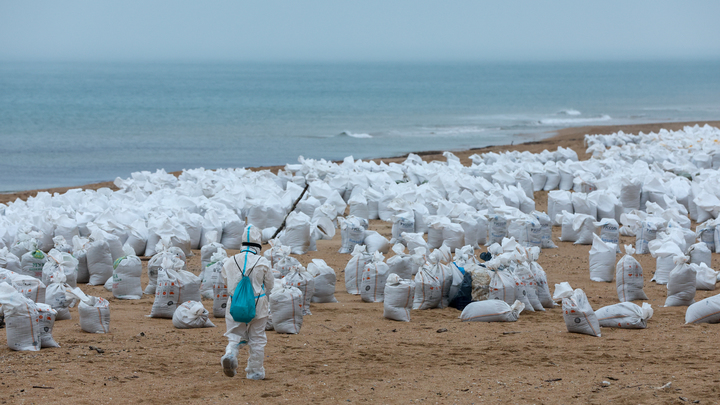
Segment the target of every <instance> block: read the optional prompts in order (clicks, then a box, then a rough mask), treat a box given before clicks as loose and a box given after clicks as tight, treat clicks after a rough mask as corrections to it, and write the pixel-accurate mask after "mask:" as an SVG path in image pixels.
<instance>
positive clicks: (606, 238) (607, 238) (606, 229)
mask: <svg viewBox="0 0 720 405" xmlns="http://www.w3.org/2000/svg"><path fill="white" fill-rule="evenodd" d="M593 225H595V227H596V228H597V230H598V233H599V234H600V239H602V241H603V242H606V243H612V244H614V245H615V246H617V252H618V253H620V225H619V224H618V223H617V221H616V220H615V219H612V218H603V219H602V220H601V221H599V222H593Z"/></svg>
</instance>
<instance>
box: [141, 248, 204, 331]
mask: <svg viewBox="0 0 720 405" xmlns="http://www.w3.org/2000/svg"><path fill="white" fill-rule="evenodd" d="M163 266H164V267H161V268H160V269H159V270H158V281H157V289H156V291H155V301H153V306H152V309H151V310H150V316H151V317H152V318H172V316H173V314H174V313H175V309H177V306H178V305H179V303H181V302H184V301H200V300H201V296H200V278H199V277H197V276H196V275H194V274H192V273H190V272H189V271H186V270H178V271H175V270H173V269H172V268H171V267H172V262H171V259H168V258H166V259H165V260H164V261H163ZM165 267H168V268H167V269H166V268H165Z"/></svg>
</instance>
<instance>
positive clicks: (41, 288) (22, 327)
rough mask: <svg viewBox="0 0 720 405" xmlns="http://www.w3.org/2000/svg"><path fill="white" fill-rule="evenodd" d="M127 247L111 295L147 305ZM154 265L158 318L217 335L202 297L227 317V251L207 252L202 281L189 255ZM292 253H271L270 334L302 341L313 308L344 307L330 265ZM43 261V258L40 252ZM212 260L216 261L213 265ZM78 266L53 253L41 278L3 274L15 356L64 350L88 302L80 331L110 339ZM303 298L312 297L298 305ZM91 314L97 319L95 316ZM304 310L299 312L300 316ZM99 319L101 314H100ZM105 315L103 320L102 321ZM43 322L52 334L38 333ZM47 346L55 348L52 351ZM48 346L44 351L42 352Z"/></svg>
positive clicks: (149, 290) (167, 255)
mask: <svg viewBox="0 0 720 405" xmlns="http://www.w3.org/2000/svg"><path fill="white" fill-rule="evenodd" d="M125 247H126V252H125V253H126V256H123V257H122V258H120V259H119V260H118V261H116V263H115V265H114V272H113V276H112V278H110V279H108V281H107V283H105V287H106V288H107V289H108V290H111V291H112V292H113V295H114V296H115V297H116V298H119V299H139V298H140V297H141V296H142V294H143V290H142V289H141V285H140V276H141V273H142V264H141V261H140V259H139V258H138V257H137V256H135V255H133V254H132V252H131V249H128V247H127V245H126V246H125ZM161 249H163V248H162V247H161V246H159V247H158V250H160V252H159V253H158V254H156V255H155V256H153V257H152V258H151V259H150V262H149V263H148V266H147V269H148V270H147V271H148V276H149V280H150V282H149V283H148V285H147V286H146V289H145V291H144V293H146V294H152V295H154V301H153V306H152V309H151V313H150V316H151V317H157V318H172V320H173V325H174V326H175V327H177V328H197V327H213V326H214V324H213V323H212V322H211V321H210V320H209V319H208V317H209V311H207V310H205V308H204V306H203V304H202V303H201V299H202V297H205V298H212V299H213V315H214V316H215V317H218V318H221V317H224V316H225V308H226V306H227V301H228V294H227V287H226V286H225V284H224V280H223V279H222V278H221V270H222V267H223V265H224V262H225V260H227V254H226V252H225V250H224V248H223V247H222V245H220V244H219V243H216V244H215V245H214V246H210V245H207V246H205V247H204V248H203V250H202V252H201V254H202V255H203V258H202V259H203V260H202V266H203V270H204V271H203V272H202V273H201V274H200V276H196V275H194V274H193V273H191V272H189V271H187V270H185V268H186V265H185V256H184V253H183V252H182V250H181V249H179V248H177V247H168V248H166V249H165V250H161ZM290 252H291V249H289V247H284V246H281V245H280V244H279V242H276V244H275V246H274V248H272V249H270V250H268V251H267V252H266V257H268V259H269V260H274V261H275V265H274V268H273V271H274V273H275V275H276V277H278V278H282V282H281V283H277V285H276V288H274V289H273V291H272V292H271V293H270V294H269V298H270V313H271V318H270V319H272V321H270V322H269V323H268V325H269V327H270V328H274V330H276V331H278V332H279V333H298V332H299V330H300V327H301V325H302V315H309V314H310V310H309V308H310V305H309V304H310V302H337V301H336V300H335V298H334V292H335V278H336V276H335V271H334V270H333V269H331V268H330V267H329V266H327V264H325V262H324V261H323V260H320V259H314V260H313V261H312V263H311V264H310V265H309V266H308V269H307V270H306V269H305V268H304V267H302V266H300V265H299V262H298V261H297V259H295V258H293V257H291V256H290ZM40 253H42V252H40ZM208 256H210V257H209V258H208ZM77 263H78V261H77V259H75V258H74V257H73V256H72V255H70V254H69V253H67V252H60V251H58V250H55V249H53V250H51V251H50V253H49V254H48V260H47V262H45V264H44V265H43V267H42V274H41V278H35V277H33V276H27V275H24V274H20V273H16V272H14V271H11V270H7V269H4V268H0V305H2V310H3V314H4V316H5V320H6V321H7V336H8V340H7V344H8V347H10V348H11V349H13V350H32V351H34V350H39V349H40V348H41V347H58V344H57V342H55V341H54V340H53V338H52V329H53V326H54V323H55V321H56V320H67V319H71V314H70V309H71V308H72V307H73V306H74V305H75V304H76V303H77V302H80V306H79V315H80V327H81V329H82V330H83V331H86V332H90V333H109V332H110V325H109V322H110V309H109V303H108V302H107V300H104V299H102V298H99V297H88V296H86V295H85V294H84V293H83V292H82V290H80V289H79V288H77V287H75V284H76V279H77ZM298 297H301V298H302V297H305V298H304V299H300V300H298V299H297V298H298ZM86 307H88V308H90V309H89V311H90V312H89V313H88V309H86ZM295 307H297V308H295ZM98 311H99V312H98ZM98 313H100V317H98V315H97V314H98ZM39 319H40V320H42V322H43V325H44V328H43V330H44V331H45V332H43V333H42V336H41V338H40V339H38V337H37V336H35V335H37V334H38V333H40V332H39V331H38V329H37V328H34V327H33V325H35V322H38V320H39ZM45 342H48V343H47V344H46V343H45ZM40 343H42V344H40Z"/></svg>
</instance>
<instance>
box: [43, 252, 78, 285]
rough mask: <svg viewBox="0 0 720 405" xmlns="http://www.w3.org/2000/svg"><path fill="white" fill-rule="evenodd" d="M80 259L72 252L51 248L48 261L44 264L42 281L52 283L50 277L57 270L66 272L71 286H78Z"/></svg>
mask: <svg viewBox="0 0 720 405" xmlns="http://www.w3.org/2000/svg"><path fill="white" fill-rule="evenodd" d="M77 267H78V260H77V259H76V258H74V257H73V256H72V255H71V254H70V253H67V252H61V251H59V250H57V249H50V252H48V254H47V261H46V262H45V264H44V265H43V274H42V282H43V283H45V285H48V284H50V281H49V279H48V277H49V276H50V275H51V274H53V273H55V272H56V270H57V271H61V272H62V273H64V274H65V282H66V283H67V284H68V285H70V287H71V288H75V287H77Z"/></svg>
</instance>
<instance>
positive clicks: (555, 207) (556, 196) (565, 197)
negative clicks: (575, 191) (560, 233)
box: [547, 190, 574, 226]
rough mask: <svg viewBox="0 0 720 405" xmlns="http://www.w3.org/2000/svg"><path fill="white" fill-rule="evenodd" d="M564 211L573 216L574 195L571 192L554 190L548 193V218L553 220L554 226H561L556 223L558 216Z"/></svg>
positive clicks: (559, 223)
mask: <svg viewBox="0 0 720 405" xmlns="http://www.w3.org/2000/svg"><path fill="white" fill-rule="evenodd" d="M563 211H567V212H568V213H570V214H573V213H574V211H573V204H572V194H571V193H570V192H569V191H563V190H554V191H550V192H549V193H548V209H547V212H548V216H549V217H550V219H551V220H553V221H554V222H553V225H557V226H559V225H561V222H558V221H556V218H557V216H558V215H561V214H562V212H563Z"/></svg>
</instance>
